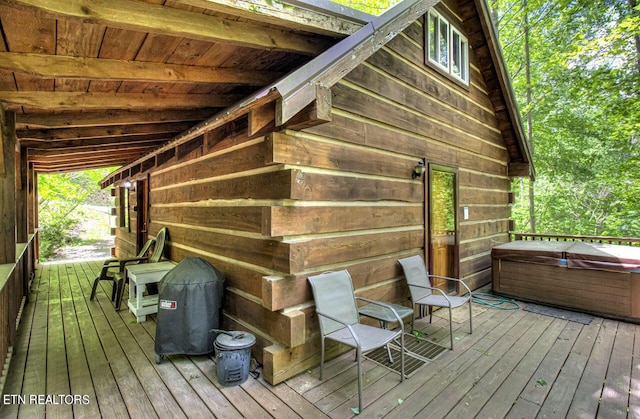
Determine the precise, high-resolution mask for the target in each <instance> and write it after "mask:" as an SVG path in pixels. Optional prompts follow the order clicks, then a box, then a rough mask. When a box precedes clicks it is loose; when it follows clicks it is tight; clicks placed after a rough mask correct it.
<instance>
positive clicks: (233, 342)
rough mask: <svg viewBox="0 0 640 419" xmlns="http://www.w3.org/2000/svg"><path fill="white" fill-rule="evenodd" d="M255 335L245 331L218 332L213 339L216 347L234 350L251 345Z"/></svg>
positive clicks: (254, 341) (254, 340)
mask: <svg viewBox="0 0 640 419" xmlns="http://www.w3.org/2000/svg"><path fill="white" fill-rule="evenodd" d="M254 343H256V337H255V336H253V335H252V334H251V333H246V332H225V333H220V334H219V335H218V337H217V338H216V341H215V345H214V346H215V347H216V348H217V349H223V350H224V349H226V350H236V349H244V348H249V347H251V346H253V344H254Z"/></svg>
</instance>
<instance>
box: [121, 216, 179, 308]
mask: <svg viewBox="0 0 640 419" xmlns="http://www.w3.org/2000/svg"><path fill="white" fill-rule="evenodd" d="M166 235H167V228H166V227H163V228H161V229H160V231H158V234H157V235H156V239H155V245H154V246H153V252H152V253H151V256H149V257H142V258H139V260H138V262H140V263H156V262H160V259H162V256H163V255H164V242H165V240H166ZM127 282H129V279H128V278H127V272H126V271H125V270H124V269H123V270H122V271H120V272H117V273H116V274H115V275H114V277H113V285H114V294H115V300H114V304H115V306H116V311H118V310H120V306H121V304H122V296H123V295H124V286H125V284H126V283H127Z"/></svg>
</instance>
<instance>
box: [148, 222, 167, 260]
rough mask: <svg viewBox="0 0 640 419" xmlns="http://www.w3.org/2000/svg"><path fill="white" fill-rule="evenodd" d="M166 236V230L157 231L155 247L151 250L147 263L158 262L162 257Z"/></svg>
mask: <svg viewBox="0 0 640 419" xmlns="http://www.w3.org/2000/svg"><path fill="white" fill-rule="evenodd" d="M166 236H167V228H166V227H163V228H161V229H160V231H158V234H157V235H156V245H155V246H154V248H153V253H152V254H151V256H150V257H149V263H156V262H160V259H162V255H164V242H165V239H166Z"/></svg>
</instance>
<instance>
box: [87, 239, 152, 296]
mask: <svg viewBox="0 0 640 419" xmlns="http://www.w3.org/2000/svg"><path fill="white" fill-rule="evenodd" d="M155 242H156V241H155V240H154V239H149V240H147V242H146V243H145V244H144V246H142V249H140V252H139V253H138V255H137V256H136V257H134V258H130V259H115V258H114V259H107V260H105V261H104V264H103V265H102V270H101V271H100V275H99V276H98V277H96V279H95V280H94V281H93V287H92V288H91V297H89V301H93V299H94V298H95V296H96V292H97V290H98V283H99V282H100V281H105V280H107V281H113V278H114V277H115V276H116V274H117V273H118V272H124V270H125V268H126V266H127V265H133V264H136V263H140V261H142V260H144V258H145V257H146V256H147V253H148V252H149V249H151V246H153V244H154V243H155ZM115 298H116V287H115V283H114V287H113V289H112V290H111V301H114V300H115Z"/></svg>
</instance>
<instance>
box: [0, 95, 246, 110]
mask: <svg viewBox="0 0 640 419" xmlns="http://www.w3.org/2000/svg"><path fill="white" fill-rule="evenodd" d="M242 98H243V96H242V95H192V94H187V95H177V94H164V95H155V94H144V93H93V92H91V93H83V92H80V93H77V92H76V93H74V92H31V91H19V92H1V91H0V102H3V103H5V104H7V105H8V106H7V107H8V108H11V107H12V106H11V105H17V106H32V107H34V108H39V109H54V110H63V109H131V110H134V109H159V108H197V107H214V108H220V107H223V108H224V107H227V106H230V105H231V104H233V103H236V102H238V101H239V100H241V99H242Z"/></svg>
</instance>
